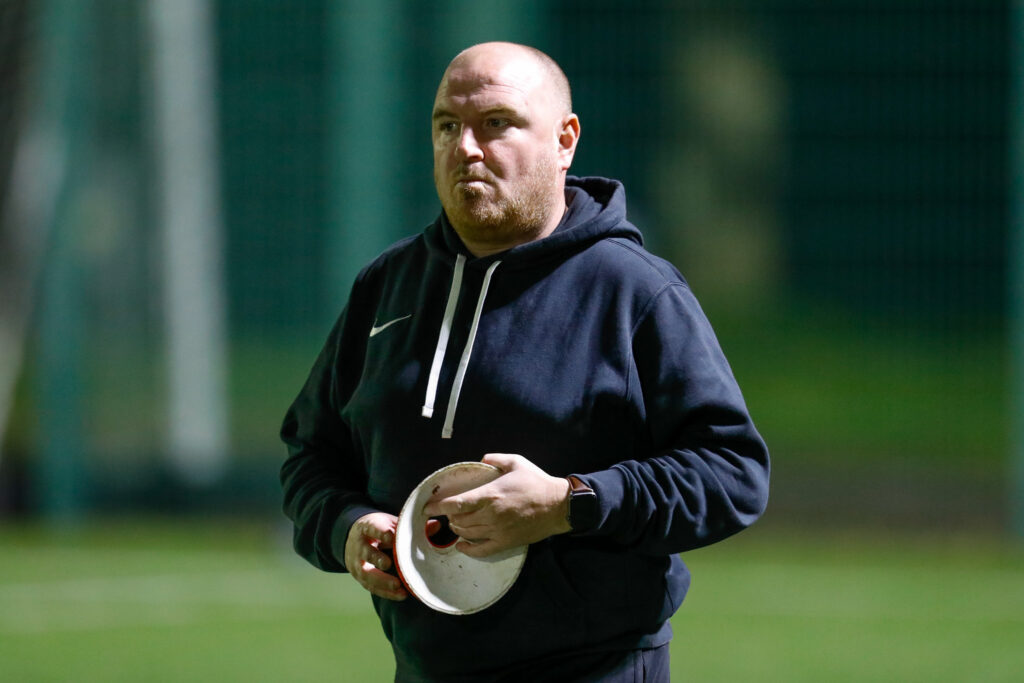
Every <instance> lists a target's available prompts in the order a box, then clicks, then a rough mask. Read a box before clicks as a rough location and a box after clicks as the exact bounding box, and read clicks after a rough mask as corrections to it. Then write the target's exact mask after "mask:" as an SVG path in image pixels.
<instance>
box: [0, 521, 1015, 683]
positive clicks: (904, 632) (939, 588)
mask: <svg viewBox="0 0 1024 683" xmlns="http://www.w3.org/2000/svg"><path fill="white" fill-rule="evenodd" d="M685 559H687V561H688V563H689V564H690V566H691V568H692V570H693V572H694V583H693V588H692V590H691V593H690V597H689V598H688V599H687V601H686V603H685V604H684V606H683V608H682V609H681V610H680V612H679V613H678V615H677V616H676V618H675V620H674V627H675V631H676V637H675V640H674V642H673V669H674V672H675V673H676V678H677V679H678V680H686V681H751V680H753V681H957V682H962V681H1020V680H1022V677H1024V549H1022V548H1021V547H1020V546H1017V547H1010V546H1008V545H1006V544H1005V543H1000V542H998V541H996V540H994V539H968V538H955V539H949V538H941V539H940V538H936V537H932V538H922V537H917V536H915V537H900V538H881V539H880V538H878V534H867V533H863V532H861V533H856V534H854V533H845V534H841V535H839V534H824V533H811V532H804V533H795V532H792V531H787V530H782V529H776V528H773V527H772V525H771V524H770V521H766V523H765V524H764V525H762V526H761V527H759V528H758V527H755V529H753V530H751V531H750V532H747V534H745V535H741V536H739V537H737V538H735V539H731V540H729V541H727V542H725V543H723V544H720V545H718V546H715V547H713V548H708V549H704V550H700V551H697V552H694V553H689V554H687V555H686V558H685ZM392 673H393V667H392V664H391V659H390V651H389V649H388V646H387V643H386V642H385V640H384V638H383V636H382V634H381V632H380V629H379V626H378V624H377V622H376V619H375V617H374V615H373V611H372V609H371V607H370V604H369V601H368V599H367V598H366V596H365V595H364V594H363V593H362V592H361V590H360V589H358V588H357V587H356V585H355V583H354V582H353V581H352V580H351V579H350V578H349V577H345V576H332V575H328V574H323V573H320V572H318V571H316V570H314V569H312V568H311V567H308V566H306V565H304V564H303V563H302V562H301V561H299V560H298V559H296V558H294V557H293V556H292V555H291V554H290V552H289V549H288V541H287V529H286V528H285V527H284V526H283V525H277V524H275V523H264V524H252V523H244V524H243V523H237V522H232V521H224V520H201V519H195V518H193V519H190V520H187V521H185V520H151V521H148V522H145V523H144V522H140V521H135V522H126V521H104V522H85V523H82V524H80V525H79V526H78V527H77V528H75V529H69V530H65V531H63V532H59V533H57V532H52V531H51V532H46V531H44V530H42V529H40V528H37V527H30V526H13V525H10V524H8V525H6V526H4V525H0V680H2V681H320V680H336V681H360V682H372V681H388V680H390V678H391V676H392Z"/></svg>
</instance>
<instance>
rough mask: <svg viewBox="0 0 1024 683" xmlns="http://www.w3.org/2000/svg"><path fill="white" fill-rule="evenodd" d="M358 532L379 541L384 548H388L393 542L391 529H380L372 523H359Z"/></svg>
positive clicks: (393, 534) (393, 535)
mask: <svg viewBox="0 0 1024 683" xmlns="http://www.w3.org/2000/svg"><path fill="white" fill-rule="evenodd" d="M359 533H360V534H362V535H363V536H365V537H366V538H371V539H373V540H375V541H379V542H380V544H381V546H382V547H384V548H390V547H392V546H393V545H394V543H395V532H394V531H392V530H391V529H380V528H378V527H376V526H374V525H371V524H365V523H364V524H362V525H360V527H359Z"/></svg>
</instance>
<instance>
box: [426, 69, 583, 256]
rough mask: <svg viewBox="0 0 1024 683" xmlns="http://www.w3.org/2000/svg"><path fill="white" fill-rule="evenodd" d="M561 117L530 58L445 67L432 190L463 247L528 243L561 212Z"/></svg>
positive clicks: (563, 167)
mask: <svg viewBox="0 0 1024 683" xmlns="http://www.w3.org/2000/svg"><path fill="white" fill-rule="evenodd" d="M564 117H565V112H562V111H560V110H559V109H558V106H557V105H556V104H555V102H554V97H552V95H551V94H550V92H549V89H548V88H546V87H545V81H544V77H543V74H542V72H541V70H540V69H539V68H538V67H537V66H536V65H535V64H534V63H533V62H531V61H530V60H528V59H522V58H520V59H512V60H509V59H507V58H505V59H501V58H500V55H495V54H493V53H487V52H483V54H478V55H476V56H466V58H465V59H461V58H460V59H459V60H456V62H455V63H454V64H453V65H452V67H450V68H449V71H448V73H447V74H446V76H445V78H444V80H442V82H441V86H440V87H439V88H438V92H437V97H436V99H435V100H434V111H433V133H432V139H433V144H434V184H435V185H436V187H437V194H438V197H439V198H440V200H441V205H442V207H444V210H445V213H446V214H447V215H448V218H449V220H450V221H451V223H452V226H453V227H454V228H455V230H456V232H458V233H459V235H460V236H461V237H462V238H463V240H464V241H466V242H467V244H468V243H472V244H475V245H477V246H484V247H487V246H490V247H492V248H494V249H495V250H498V249H500V248H502V247H508V246H512V245H514V244H518V243H522V242H526V241H529V240H530V239H534V238H535V237H536V236H537V233H539V232H540V231H541V230H543V229H544V228H545V227H546V226H548V224H549V223H550V222H551V221H552V214H553V213H554V212H555V211H561V209H562V208H564V203H563V202H564V198H563V195H562V192H563V185H562V177H563V174H564V172H565V170H566V169H567V168H568V163H567V162H563V158H564V156H565V155H564V153H562V154H560V153H559V150H560V144H559V135H560V131H561V129H562V121H563V119H564ZM569 158H570V159H571V155H570V157H569ZM559 217H560V214H559ZM552 227H553V226H552Z"/></svg>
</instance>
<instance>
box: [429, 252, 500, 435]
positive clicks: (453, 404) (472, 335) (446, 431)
mask: <svg viewBox="0 0 1024 683" xmlns="http://www.w3.org/2000/svg"><path fill="white" fill-rule="evenodd" d="M499 264H501V261H495V262H494V263H492V264H491V266H490V267H489V268H488V269H487V273H485V274H484V283H483V284H482V285H480V296H479V297H477V300H476V311H474V312H473V324H472V326H471V327H470V328H469V339H467V340H466V348H464V349H463V350H462V359H461V360H459V369H458V370H457V371H456V372H455V381H454V382H452V393H451V394H450V395H449V396H448V412H447V414H446V415H445V417H444V427H443V428H442V429H441V438H442V439H450V438H452V431H453V429H452V425H453V424H454V422H455V409H456V408H457V407H458V405H459V394H461V393H462V380H463V379H464V378H465V377H466V368H467V367H469V357H470V355H471V354H472V353H473V342H474V341H476V330H477V328H478V327H479V326H480V313H481V312H483V310H484V299H486V298H487V289H488V287H490V286H491V275H493V274H494V270H495V269H496V268H497V267H498V265H499Z"/></svg>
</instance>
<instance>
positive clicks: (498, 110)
mask: <svg viewBox="0 0 1024 683" xmlns="http://www.w3.org/2000/svg"><path fill="white" fill-rule="evenodd" d="M494 114H505V115H508V116H516V117H519V118H523V115H522V114H520V113H519V112H518V111H516V110H515V109H513V108H511V107H506V106H504V105H498V106H495V107H491V108H490V109H484V110H483V111H482V112H480V115H481V116H493V115H494ZM430 118H431V120H433V121H436V120H438V119H443V118H453V119H457V118H459V117H458V116H457V115H456V114H455V113H454V112H451V111H449V110H447V109H435V110H434V113H433V115H432V116H431V117H430Z"/></svg>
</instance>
